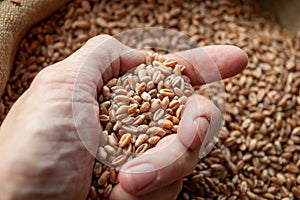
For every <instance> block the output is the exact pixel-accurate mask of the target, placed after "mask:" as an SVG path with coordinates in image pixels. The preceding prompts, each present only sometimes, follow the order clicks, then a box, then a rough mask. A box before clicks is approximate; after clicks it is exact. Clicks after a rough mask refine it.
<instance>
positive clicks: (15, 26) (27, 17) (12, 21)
mask: <svg viewBox="0 0 300 200" xmlns="http://www.w3.org/2000/svg"><path fill="white" fill-rule="evenodd" d="M67 1H69V0H21V3H20V4H19V5H18V4H16V3H12V2H11V1H10V0H0V96H2V94H3V92H4V89H5V85H6V83H7V80H8V78H9V74H10V71H11V68H12V65H13V61H14V57H15V54H16V51H17V49H18V43H19V41H20V39H21V38H22V37H23V35H24V34H25V33H26V31H28V30H29V29H30V27H32V26H33V25H34V24H35V23H37V22H39V21H40V20H42V19H43V18H45V17H47V16H48V15H49V14H51V13H52V12H53V11H55V10H57V9H58V8H60V7H61V6H62V5H64V4H65V3H66V2H67Z"/></svg>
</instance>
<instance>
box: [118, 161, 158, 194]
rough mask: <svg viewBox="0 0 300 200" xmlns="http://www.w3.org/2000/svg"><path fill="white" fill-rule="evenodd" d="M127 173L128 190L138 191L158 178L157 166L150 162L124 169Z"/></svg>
mask: <svg viewBox="0 0 300 200" xmlns="http://www.w3.org/2000/svg"><path fill="white" fill-rule="evenodd" d="M123 170H124V172H125V173H126V179H127V183H128V185H126V189H128V190H130V191H128V192H134V193H136V192H138V191H141V190H143V189H144V188H146V187H147V186H149V185H151V183H153V182H154V181H155V180H156V178H157V171H156V168H155V167H154V166H153V165H152V164H150V163H143V164H140V165H134V166H132V167H129V168H125V169H123Z"/></svg>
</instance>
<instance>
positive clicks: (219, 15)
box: [0, 0, 300, 200]
mask: <svg viewBox="0 0 300 200" xmlns="http://www.w3.org/2000/svg"><path fill="white" fill-rule="evenodd" d="M151 26H156V27H157V26H158V27H164V28H168V29H172V30H176V31H180V32H181V33H183V34H186V35H187V36H188V37H190V38H192V39H193V40H194V41H195V42H196V44H197V46H199V47H202V46H205V45H212V44H229V45H236V46H238V47H240V48H242V49H243V50H244V51H246V53H247V54H248V56H249V64H248V67H247V68H246V69H245V70H244V71H243V72H242V73H241V74H239V75H238V76H236V77H233V78H230V79H227V80H225V81H224V82H223V83H224V88H225V92H226V115H225V116H224V119H225V121H224V125H223V128H222V130H221V132H220V134H219V139H218V141H217V143H216V146H215V148H214V149H213V150H212V152H211V153H210V154H208V155H207V156H206V157H205V158H203V159H201V160H200V161H199V163H198V165H197V167H196V169H195V170H194V171H193V173H192V174H191V175H189V176H188V177H185V179H184V184H183V189H182V191H181V193H180V194H179V197H178V199H179V200H189V199H197V200H204V199H205V200H207V199H208V200H210V199H220V200H223V199H224V200H225V199H229V200H235V199H245V200H248V199H251V200H256V199H263V200H293V199H297V198H298V199H299V196H300V186H299V185H300V175H299V172H300V171H299V167H300V161H299V160H300V114H299V113H300V93H299V91H300V90H299V88H300V65H299V63H300V35H299V34H298V35H297V34H295V33H292V32H289V31H287V30H285V29H283V28H282V27H280V26H279V25H278V24H277V23H276V22H275V20H274V17H272V16H270V15H268V14H265V13H262V12H261V10H260V8H259V6H258V4H257V3H256V1H255V0H213V1H212V0H188V1H182V0H167V1H166V0H147V1H128V0H123V1H116V0H112V1H100V0H75V1H71V2H70V3H69V4H67V5H66V6H65V7H63V8H62V9H61V10H59V11H57V12H56V13H55V14H53V15H52V16H50V17H48V18H47V19H46V20H44V21H43V22H41V23H39V24H38V25H36V26H35V27H33V28H32V29H31V30H30V31H29V32H28V34H27V35H26V36H25V38H24V39H23V40H22V41H21V43H20V46H19V51H18V53H17V56H16V60H15V62H14V69H13V71H12V73H11V76H10V79H9V82H8V84H7V87H6V92H5V94H4V95H3V96H2V97H1V99H0V121H1V122H2V121H3V119H4V117H5V116H6V115H7V112H8V111H9V109H10V108H11V106H12V105H13V103H14V102H15V101H16V100H17V99H18V98H19V96H20V95H21V94H22V93H23V92H24V91H25V90H26V89H27V88H28V87H29V85H30V83H31V81H32V79H33V78H34V77H35V76H36V74H37V73H38V72H39V71H40V70H41V69H43V68H45V67H47V66H49V65H51V64H53V63H55V62H58V61H60V60H62V59H64V58H66V57H67V56H69V55H70V54H71V53H72V52H74V51H75V50H77V49H78V48H80V47H81V46H82V45H83V44H84V43H85V42H86V41H87V40H88V39H89V38H91V37H93V36H95V35H98V34H110V35H115V34H118V33H121V32H122V31H126V30H129V29H134V28H143V27H151ZM159 37H160V36H159V35H156V36H155V38H159ZM149 38H151V36H149ZM129 41H130V42H133V41H134V40H129ZM150 42H151V41H148V43H150ZM126 44H129V43H126ZM130 46H132V47H134V46H137V45H135V44H133V45H130ZM180 49H181V48H179V47H178V48H177V49H175V48H174V49H172V50H174V51H175V50H180ZM198 91H199V90H198V88H196V89H195V92H198ZM201 94H203V93H201ZM103 171H106V168H105V166H103ZM107 174H108V173H106V176H107ZM112 177H114V175H112ZM113 179H114V178H113Z"/></svg>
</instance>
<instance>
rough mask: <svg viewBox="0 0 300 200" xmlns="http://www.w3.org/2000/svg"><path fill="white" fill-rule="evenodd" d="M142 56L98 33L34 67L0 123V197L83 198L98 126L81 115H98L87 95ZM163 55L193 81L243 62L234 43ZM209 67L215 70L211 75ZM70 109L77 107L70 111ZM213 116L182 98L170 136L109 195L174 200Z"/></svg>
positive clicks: (216, 120)
mask: <svg viewBox="0 0 300 200" xmlns="http://www.w3.org/2000/svg"><path fill="white" fill-rule="evenodd" d="M146 54H147V52H145V51H140V50H134V49H130V48H129V47H126V46H124V45H123V44H121V43H120V42H118V41H117V40H115V39H113V38H112V37H110V36H107V35H100V36H97V37H95V38H92V39H91V40H89V41H88V42H87V43H86V44H85V45H84V46H83V47H82V48H81V49H79V50H78V51H77V52H75V53H74V54H73V55H71V56H70V57H68V58H66V59H65V60H63V61H61V62H58V63H56V64H54V65H52V66H49V67H47V68H46V69H44V70H42V71H41V72H40V73H39V74H38V75H37V76H36V78H35V79H34V81H33V82H32V84H31V86H30V87H29V89H28V90H27V91H26V92H25V93H24V94H23V95H22V96H21V97H20V98H19V99H18V100H17V101H16V102H15V104H14V105H13V107H12V108H11V110H10V111H9V113H8V115H7V116H6V118H5V120H4V121H3V123H2V125H1V127H0V157H1V163H0V194H1V198H3V199H31V200H35V199H54V198H57V199H72V200H74V199H85V198H86V197H87V195H88V192H89V187H90V183H91V177H92V170H93V164H94V160H95V158H94V155H93V154H94V152H96V149H97V142H95V141H96V140H93V138H97V134H99V132H100V131H101V129H100V124H99V123H98V124H96V123H95V121H94V120H87V119H92V118H97V113H99V107H98V103H97V99H96V98H95V94H96V93H97V91H100V88H101V87H102V85H103V83H105V82H107V81H108V80H109V79H111V78H112V77H116V76H118V75H119V74H124V73H125V72H126V71H128V70H130V69H131V68H132V67H134V66H137V65H139V64H141V63H144V62H145V56H146ZM168 56H169V57H173V58H175V59H176V60H178V62H179V63H182V64H184V65H186V67H187V69H186V70H185V73H186V74H187V75H188V76H189V77H190V78H191V81H192V83H193V84H205V83H207V82H212V81H217V80H219V79H221V78H227V77H231V76H233V75H235V74H237V73H239V72H241V71H242V70H243V69H244V68H245V67H246V65H247V56H246V54H245V53H244V52H243V51H242V50H241V49H239V48H237V47H234V46H224V45H223V46H207V47H203V48H197V49H192V50H190V51H186V52H179V53H176V54H172V55H168ZM183 57H184V59H183ZM199 63H201V65H199ZM213 68H215V71H217V72H218V73H213V75H212V74H211V73H210V72H211V70H212V69H213ZM79 72H80V73H79ZM79 75H80V77H79ZM200 75H201V76H202V77H201V76H200ZM75 86H76V88H75V89H74V87H75ZM74 92H75V94H74ZM78 108H83V109H82V110H79V111H78V113H77V112H75V111H77V109H78ZM74 116H75V117H74ZM74 119H76V120H74ZM220 121H221V113H220V111H219V110H218V109H217V108H216V107H215V106H214V104H213V103H211V102H210V101H209V100H208V99H206V98H204V97H202V96H200V95H193V96H192V97H190V98H189V99H188V102H187V104H186V109H185V111H184V113H183V117H182V120H181V122H180V125H179V131H178V134H176V135H172V136H168V137H166V138H164V139H162V140H161V141H160V142H159V143H158V145H157V146H156V147H155V148H153V149H151V151H149V153H145V154H144V155H142V156H139V157H138V158H136V159H134V160H132V161H130V162H128V163H126V164H125V165H124V166H123V167H122V168H121V171H120V174H119V184H118V185H116V186H115V187H114V189H113V191H112V194H111V196H110V198H111V199H145V200H146V199H175V198H176V196H177V195H178V193H179V191H180V189H181V186H182V178H183V177H184V176H186V175H188V174H189V173H191V172H192V171H193V169H194V168H195V166H196V164H197V162H198V153H199V149H200V147H201V144H202V140H201V139H200V138H203V137H205V135H206V134H208V133H209V134H214V132H216V131H217V128H214V127H212V125H214V126H218V124H220ZM91 138H92V139H91ZM166 148H167V149H171V150H169V151H166V150H165V149H166ZM157 158H160V159H157Z"/></svg>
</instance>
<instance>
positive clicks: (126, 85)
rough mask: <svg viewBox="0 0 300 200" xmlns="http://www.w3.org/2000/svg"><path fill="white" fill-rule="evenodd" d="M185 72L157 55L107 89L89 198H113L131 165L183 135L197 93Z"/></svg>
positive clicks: (102, 100) (101, 114) (100, 98)
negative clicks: (190, 99)
mask: <svg viewBox="0 0 300 200" xmlns="http://www.w3.org/2000/svg"><path fill="white" fill-rule="evenodd" d="M184 68H185V66H183V65H179V64H178V63H177V62H176V61H175V60H173V59H166V58H164V57H163V56H162V55H159V54H157V53H154V54H150V55H149V56H148V57H147V59H146V64H141V65H139V66H138V67H137V68H136V69H135V70H134V71H133V72H132V73H127V74H125V75H124V76H122V77H119V78H113V79H112V80H110V81H109V82H108V83H107V84H106V85H105V86H104V87H103V88H102V94H101V95H100V97H99V104H100V115H99V120H100V122H101V124H102V125H103V127H104V131H103V132H102V135H103V137H102V140H101V141H100V146H99V149H98V154H97V158H98V160H99V161H96V163H95V166H94V176H93V177H94V180H93V182H92V186H91V191H90V195H89V199H97V198H100V197H102V196H103V197H108V196H109V194H110V193H111V191H112V188H113V186H114V185H115V184H117V183H118V179H117V174H118V171H119V170H120V168H121V166H122V165H123V164H124V163H125V162H127V161H129V160H131V159H133V158H134V157H136V156H139V155H141V154H142V153H144V152H145V151H147V150H148V149H150V148H153V147H154V146H155V145H156V144H157V143H158V142H159V141H160V139H161V138H163V137H166V136H168V135H170V134H174V133H177V129H178V124H179V122H180V119H181V116H182V112H183V110H184V108H185V105H184V104H185V102H186V100H187V97H188V96H190V95H191V94H192V93H193V87H192V86H191V84H190V80H189V78H188V77H187V76H185V75H182V71H183V70H184Z"/></svg>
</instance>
